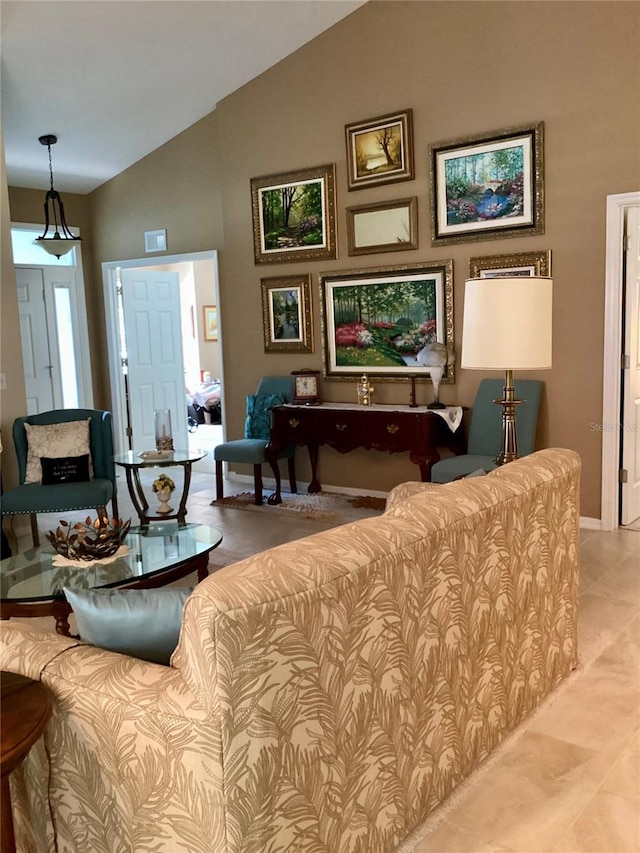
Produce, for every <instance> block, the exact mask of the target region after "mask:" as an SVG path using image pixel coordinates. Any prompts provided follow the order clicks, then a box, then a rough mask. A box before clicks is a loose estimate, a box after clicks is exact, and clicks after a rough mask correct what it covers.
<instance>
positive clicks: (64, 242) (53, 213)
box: [33, 133, 82, 258]
mask: <svg viewBox="0 0 640 853" xmlns="http://www.w3.org/2000/svg"><path fill="white" fill-rule="evenodd" d="M38 139H39V142H40V145H46V146H47V148H48V149H49V177H50V178H51V189H50V190H49V191H48V192H47V195H46V197H45V200H44V218H45V228H44V233H43V234H42V236H41V237H38V238H37V240H34V241H33V242H34V243H35V244H36V246H42V248H43V249H44V250H45V252H48V253H49V254H50V255H55V256H56V258H60V257H62V255H66V254H67V252H70V251H71V249H73V247H74V246H79V245H80V243H81V241H82V238H81V237H76V236H75V234H72V233H71V231H69V228H68V226H67V222H66V219H65V218H64V205H63V203H62V199H61V198H60V193H59V192H57V190H55V189H54V188H53V166H52V165H51V146H52V145H55V144H56V142H57V141H58V137H57V136H54V135H53V134H52V133H47V134H45V136H40V137H38ZM49 228H51V229H52V230H53V234H49ZM47 235H48V236H47Z"/></svg>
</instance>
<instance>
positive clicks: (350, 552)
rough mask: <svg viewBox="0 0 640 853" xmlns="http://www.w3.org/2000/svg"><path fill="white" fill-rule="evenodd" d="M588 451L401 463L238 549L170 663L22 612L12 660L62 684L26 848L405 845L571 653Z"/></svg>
mask: <svg viewBox="0 0 640 853" xmlns="http://www.w3.org/2000/svg"><path fill="white" fill-rule="evenodd" d="M579 473H580V463H579V459H578V456H577V455H576V454H575V453H573V452H572V451H568V450H544V451H540V452H538V453H535V454H532V455H531V456H528V457H526V458H524V459H521V460H518V461H516V462H513V463H511V464H509V465H505V466H504V467H503V468H500V469H498V470H496V471H494V472H492V473H491V474H489V475H487V476H486V477H477V478H472V479H466V480H460V481H457V482H454V483H450V484H448V485H439V486H436V485H430V484H424V485H423V484H418V483H411V484H404V485H401V486H398V487H397V488H396V489H394V490H393V491H392V492H391V494H390V496H389V500H388V506H387V510H386V513H385V514H384V515H383V516H382V517H378V518H372V519H366V520H364V521H359V522H357V523H352V524H347V525H344V526H342V527H339V528H335V529H332V530H329V531H326V532H322V533H319V534H317V535H314V536H310V537H308V538H306V539H303V540H299V541H296V542H292V543H289V544H286V545H282V546H279V547H277V548H273V549H272V550H269V551H265V552H264V553H261V554H257V555H255V556H254V557H251V558H249V559H247V560H243V561H242V562H240V563H237V564H235V565H233V566H229V567H227V568H225V569H223V570H221V571H219V572H217V573H215V574H213V575H211V576H210V577H209V578H208V579H207V580H205V581H204V582H203V583H201V584H200V585H199V586H198V587H197V588H196V590H195V591H194V592H193V593H192V595H191V596H190V597H189V598H188V600H187V603H186V605H185V611H184V615H183V623H182V631H181V636H180V642H179V645H178V647H177V649H176V651H175V652H174V654H173V657H172V661H171V666H170V667H162V666H159V665H157V664H151V663H145V662H142V661H139V660H135V659H133V658H129V657H126V656H123V655H117V654H113V653H110V652H106V651H102V650H99V649H96V648H94V647H92V646H88V645H86V644H82V643H80V642H79V641H74V640H73V639H68V638H62V637H57V636H52V635H51V634H47V633H43V632H38V631H36V630H34V629H32V628H30V627H29V625H28V623H12V622H9V623H4V625H3V630H4V642H3V655H2V667H3V669H9V670H12V671H15V672H21V673H23V674H25V675H28V676H31V677H32V678H35V679H41V680H42V681H43V682H44V683H45V684H46V685H47V686H48V687H49V688H50V689H51V691H52V692H53V694H54V697H55V699H54V711H53V716H52V719H51V721H50V723H49V725H48V727H47V729H46V732H45V736H44V744H43V742H42V740H41V741H40V742H39V743H38V744H37V745H36V747H35V748H34V749H33V750H32V752H31V753H30V755H29V757H28V759H27V761H26V762H25V764H24V765H23V767H22V768H20V769H19V770H17V771H15V772H14V774H13V775H12V777H11V782H12V794H13V798H14V816H15V822H16V833H17V836H18V844H19V846H18V849H19V850H20V849H22V850H28V851H43V853H45V851H46V853H49V851H51V850H54V849H55V850H59V851H61V852H62V851H64V853H72V852H73V853H87V851H91V853H107V851H109V853H116V851H117V853H147V851H148V853H151V851H153V853H178V851H180V853H189V851H193V853H281V852H282V853H290V852H291V853H293V851H309V853H311V851H313V853H382V851H392V850H394V849H395V848H396V846H397V845H398V844H399V842H400V841H401V840H402V839H403V838H405V837H406V836H407V835H408V834H409V833H410V832H411V831H412V830H413V829H414V828H415V827H416V826H417V825H418V824H419V823H421V822H422V821H423V820H424V819H425V818H426V816H427V815H428V814H429V812H430V811H431V810H432V809H433V808H434V807H435V806H436V805H437V804H438V803H440V802H441V801H442V800H443V799H444V798H445V797H446V796H447V795H448V794H449V792H450V791H451V790H452V789H453V788H454V787H455V786H456V785H457V784H458V783H459V782H460V781H461V780H462V779H464V778H465V777H466V776H468V774H469V773H470V772H471V771H472V770H473V769H474V768H475V767H477V766H478V764H479V763H480V762H481V761H482V760H483V759H484V758H486V756H487V755H489V753H490V752H491V751H492V750H493V749H494V748H495V747H496V746H497V745H498V744H499V743H500V741H501V740H502V739H503V738H504V736H505V735H506V734H507V733H508V732H509V731H510V730H512V729H513V728H514V727H515V726H517V725H518V724H519V723H520V722H521V721H522V720H523V719H524V717H526V715H527V714H529V713H530V712H531V710H532V709H533V708H535V707H536V705H537V704H538V703H539V702H540V701H541V699H542V698H543V697H544V696H546V695H547V694H548V693H549V692H550V691H551V690H553V688H554V687H555V686H556V685H557V684H558V683H559V682H560V681H561V680H562V679H563V678H565V677H566V676H567V675H568V674H569V673H570V671H571V670H572V668H573V667H575V665H576V602H577V591H576V587H577V574H578V484H579ZM54 839H55V841H54Z"/></svg>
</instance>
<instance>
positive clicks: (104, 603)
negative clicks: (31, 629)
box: [64, 587, 193, 666]
mask: <svg viewBox="0 0 640 853" xmlns="http://www.w3.org/2000/svg"><path fill="white" fill-rule="evenodd" d="M192 591H193V590H192V588H190V587H169V588H164V589H89V590H73V589H67V588H66V587H65V588H64V594H65V597H66V599H67V602H68V603H69V605H70V607H71V609H72V610H73V612H74V614H75V617H76V622H77V625H78V631H79V633H80V639H82V640H85V641H86V642H87V643H91V644H92V645H94V646H98V647H99V648H101V649H106V650H107V651H111V652H118V653H119V654H121V655H129V656H130V657H134V658H140V660H146V661H149V662H151V663H160V664H163V665H164V666H168V665H169V660H170V658H171V655H172V654H173V651H174V649H175V647H176V646H177V645H178V639H179V637H180V626H181V624H182V609H183V607H184V603H185V601H186V600H187V598H188V597H189V595H190V594H191V592H192Z"/></svg>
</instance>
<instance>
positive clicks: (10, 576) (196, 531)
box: [0, 521, 222, 637]
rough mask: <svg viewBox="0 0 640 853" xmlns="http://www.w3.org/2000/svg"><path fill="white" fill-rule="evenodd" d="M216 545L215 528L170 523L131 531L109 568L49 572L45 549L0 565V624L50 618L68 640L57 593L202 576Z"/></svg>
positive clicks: (65, 612) (50, 554) (49, 554)
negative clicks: (122, 552) (123, 550)
mask: <svg viewBox="0 0 640 853" xmlns="http://www.w3.org/2000/svg"><path fill="white" fill-rule="evenodd" d="M221 542H222V533H221V532H220V530H218V529H217V528H216V527H207V526H206V525H204V524H179V523H177V522H175V521H173V522H164V523H159V524H150V525H146V526H143V527H132V528H131V530H130V531H129V533H128V534H127V537H126V539H125V540H124V544H125V545H127V546H128V547H129V553H128V554H126V555H125V556H123V557H118V558H117V559H116V560H113V561H112V562H110V563H93V564H90V565H87V564H86V563H83V562H82V561H78V564H77V565H73V566H68V565H67V566H53V565H52V560H53V558H54V557H55V556H56V553H55V551H54V550H53V548H52V547H51V545H49V544H47V545H44V546H42V547H40V548H32V549H31V550H29V551H25V552H24V553H23V554H18V555H17V556H16V557H8V558H7V559H6V560H1V561H0V618H1V619H9V618H11V617H12V616H18V617H33V616H53V617H54V618H55V620H56V631H57V632H58V634H62V635H63V636H66V637H68V636H70V634H69V619H68V617H69V614H70V613H71V608H70V607H69V605H68V604H67V602H66V599H65V597H64V593H63V591H62V589H63V587H65V586H66V587H69V588H70V589H74V590H76V589H77V590H83V589H104V588H113V587H121V588H123V589H127V588H128V589H151V588H155V587H161V586H166V584H169V583H172V582H173V581H176V580H179V579H180V578H184V577H186V576H187V575H189V574H191V572H197V573H198V581H202V580H204V579H205V578H206V577H207V575H208V570H207V565H208V563H209V552H210V551H212V550H213V549H214V548H217V547H218V545H219V544H220V543H221Z"/></svg>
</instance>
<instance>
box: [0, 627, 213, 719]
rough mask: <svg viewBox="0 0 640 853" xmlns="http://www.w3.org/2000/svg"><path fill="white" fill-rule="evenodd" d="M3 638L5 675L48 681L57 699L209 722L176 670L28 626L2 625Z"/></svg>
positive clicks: (0, 644) (0, 655)
mask: <svg viewBox="0 0 640 853" xmlns="http://www.w3.org/2000/svg"><path fill="white" fill-rule="evenodd" d="M0 636H1V642H0V665H1V666H2V669H3V670H8V671H9V672H17V673H20V674H21V675H25V676H26V677H27V678H33V679H34V680H36V681H42V682H43V683H44V684H46V685H47V686H48V687H49V688H50V689H51V690H52V691H53V693H54V695H60V696H62V695H63V694H65V693H66V692H67V691H69V690H70V691H71V692H73V693H75V694H77V695H79V694H81V693H82V692H86V693H87V694H93V695H94V701H98V702H103V701H104V702H107V701H110V700H114V701H116V702H124V703H125V704H126V705H128V706H135V707H136V708H137V710H138V711H143V712H144V711H149V712H152V713H162V714H171V715H173V716H178V717H181V718H185V719H190V720H203V719H205V718H206V717H207V712H206V710H205V709H204V708H203V707H202V705H201V704H200V703H198V702H197V701H196V699H195V697H194V696H193V694H192V693H191V691H190V690H189V688H188V686H187V684H186V682H185V681H184V679H183V677H182V673H181V672H180V671H179V670H177V669H173V668H172V667H167V666H161V665H160V664H155V663H148V662H147V661H142V660H138V659H137V658H132V657H129V656H127V655H121V654H116V653H115V652H108V651H105V650H103V649H99V648H96V647H95V646H92V645H90V644H88V643H84V642H82V641H81V640H77V639H73V638H70V637H61V636H59V635H58V634H53V633H51V632H50V631H42V630H39V629H36V628H32V627H31V626H30V625H28V624H27V623H24V622H15V621H13V622H11V621H10V622H4V623H2V628H1V629H0Z"/></svg>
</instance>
